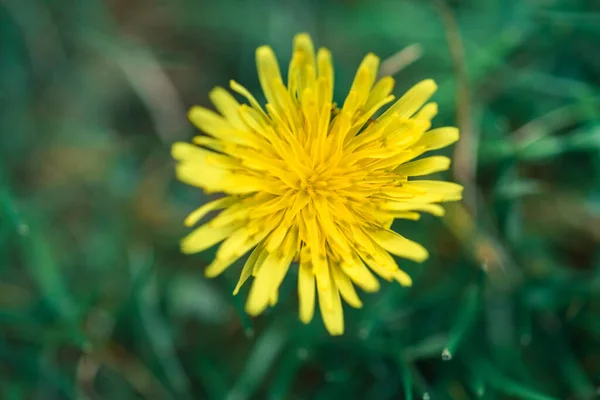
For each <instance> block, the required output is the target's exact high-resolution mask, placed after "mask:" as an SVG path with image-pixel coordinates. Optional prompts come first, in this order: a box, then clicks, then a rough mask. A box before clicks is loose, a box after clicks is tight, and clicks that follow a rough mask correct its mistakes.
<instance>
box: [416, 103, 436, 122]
mask: <svg viewBox="0 0 600 400" xmlns="http://www.w3.org/2000/svg"><path fill="white" fill-rule="evenodd" d="M437 113H438V105H437V103H427V104H425V105H424V106H423V108H421V109H420V110H419V111H418V112H417V113H416V114H415V115H414V116H413V118H414V119H424V120H427V121H431V120H432V119H433V117H435V116H436V115H437Z"/></svg>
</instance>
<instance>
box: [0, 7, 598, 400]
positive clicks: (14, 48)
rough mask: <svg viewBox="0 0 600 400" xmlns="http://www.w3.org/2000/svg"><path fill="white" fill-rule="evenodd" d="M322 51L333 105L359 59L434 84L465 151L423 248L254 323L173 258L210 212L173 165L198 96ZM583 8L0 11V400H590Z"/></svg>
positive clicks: (402, 81) (290, 281)
mask: <svg viewBox="0 0 600 400" xmlns="http://www.w3.org/2000/svg"><path fill="white" fill-rule="evenodd" d="M298 32H309V33H310V34H311V35H312V36H313V39H314V40H315V42H316V43H317V45H318V46H326V47H328V48H329V49H330V50H331V51H332V53H333V55H334V63H335V67H336V100H337V101H338V102H341V101H342V100H343V98H344V95H345V94H346V92H347V90H348V88H349V86H350V83H351V80H352V78H353V74H354V73H355V71H356V68H357V66H358V64H359V62H360V60H361V59H362V57H363V56H364V55H365V54H366V53H367V52H374V53H376V54H377V55H379V56H380V57H381V58H382V60H383V61H384V62H383V66H382V70H383V71H382V72H383V73H384V74H393V75H394V77H395V78H396V79H397V87H396V89H395V92H394V93H395V94H396V95H399V94H401V93H402V92H403V91H404V90H406V89H407V88H409V87H410V86H412V85H413V84H415V83H416V82H418V81H420V80H422V79H426V78H434V79H435V80H436V81H437V82H438V85H439V91H438V93H437V94H436V96H435V100H436V101H437V102H438V103H439V106H440V114H439V115H438V117H437V118H436V119H435V120H434V126H444V125H456V126H459V127H460V128H461V131H462V137H461V141H460V142H459V143H458V144H457V145H455V146H454V147H453V148H452V149H451V150H448V151H446V152H445V153H444V154H452V155H453V157H454V163H453V167H452V169H451V171H450V172H449V174H447V175H443V176H442V177H443V178H447V179H451V180H454V181H458V182H461V183H463V184H464V185H465V186H466V192H465V200H464V201H463V202H462V203H460V204H452V205H449V206H448V212H447V215H446V217H445V218H443V219H437V218H433V217H428V216H423V218H422V220H421V221H419V222H411V221H403V222H402V223H396V224H395V225H394V229H396V230H398V231H399V232H402V233H403V234H406V236H408V237H410V238H412V239H415V240H418V241H420V242H421V243H423V244H424V245H426V247H428V248H429V249H430V252H431V257H430V259H429V260H428V261H427V262H425V263H424V264H423V265H417V264H414V263H411V262H409V261H405V260H402V261H401V264H400V265H401V266H403V267H404V268H405V269H406V270H407V271H408V272H409V273H410V274H411V275H412V276H413V278H414V281H415V284H414V286H413V287H412V288H401V287H399V286H398V285H392V284H385V285H383V288H382V291H381V292H380V293H376V294H370V295H367V294H362V295H361V297H362V298H363V299H364V302H365V306H364V307H363V309H361V310H354V309H350V308H348V307H346V309H345V316H346V333H345V335H344V336H342V337H339V338H332V337H329V336H328V335H327V333H326V331H325V329H324V328H323V326H322V322H321V320H320V317H318V316H317V317H316V318H315V320H313V322H312V323H311V324H310V325H308V326H304V325H302V324H301V323H300V322H299V321H298V317H297V295H296V276H295V275H294V274H295V272H293V269H292V270H291V271H292V272H291V273H290V275H289V276H288V277H287V278H286V280H285V282H284V286H283V288H282V292H281V294H280V302H279V304H278V305H277V307H276V308H274V309H270V310H269V311H268V312H266V313H265V314H264V315H262V316H261V317H259V318H256V319H254V320H252V319H251V318H249V317H248V316H247V315H245V313H244V311H243V304H244V301H245V297H246V294H247V290H248V287H249V285H247V286H246V287H245V291H242V292H243V293H242V294H240V295H239V296H238V297H233V296H232V295H231V292H232V289H233V287H234V285H235V282H236V281H237V278H238V274H239V271H240V267H241V265H240V264H239V263H238V264H236V265H235V266H234V267H232V268H231V269H230V270H229V271H227V273H225V274H224V275H223V276H221V277H219V278H217V279H214V280H207V279H205V278H204V276H203V269H204V268H203V267H204V266H205V265H206V264H207V263H208V262H210V260H211V259H212V257H213V256H214V249H213V250H208V251H206V252H204V253H201V254H197V255H194V256H184V255H182V254H180V252H179V248H178V241H179V239H180V238H181V237H182V236H184V235H185V234H186V232H187V231H188V230H187V229H185V228H184V227H183V224H182V220H183V218H184V216H185V215H186V214H187V213H188V212H190V211H191V210H193V209H194V208H196V207H197V206H199V205H200V204H201V203H203V202H205V201H206V196H205V195H204V194H203V193H202V192H201V191H200V190H198V189H195V188H190V187H186V186H185V185H183V184H181V183H179V182H177V181H176V180H175V178H174V163H173V161H172V160H171V158H170V154H169V152H170V145H171V143H173V142H174V141H177V140H188V139H190V138H191V137H192V136H193V135H194V134H195V130H194V128H193V127H192V126H191V124H190V123H188V121H187V119H186V112H187V109H188V108H189V107H190V106H191V105H193V104H200V105H205V106H207V105H208V91H209V90H210V89H211V88H212V87H213V86H215V85H222V86H227V85H228V81H229V79H235V80H236V81H238V82H240V83H242V84H243V85H245V86H246V87H248V88H249V89H250V90H251V92H253V93H254V94H255V95H257V96H259V97H260V96H261V94H260V91H259V85H258V78H257V76H256V67H255V64H254V51H255V49H256V47H257V46H259V45H262V44H270V45H271V46H273V47H274V49H275V50H276V52H277V54H278V57H279V59H280V62H281V63H282V64H283V65H285V67H283V69H284V70H287V62H288V60H289V57H290V54H291V43H292V38H293V36H294V35H295V34H296V33H298ZM599 85H600V3H598V2H597V1H594V0H454V1H449V0H448V1H444V0H412V1H410V0H409V1H406V0H386V1H375V0H327V1H318V0H286V1H274V0H268V1H267V0H264V1H256V2H250V1H242V0H237V1H234V0H227V1H225V0H223V1H206V0H171V1H166V0H130V1H117V0H104V1H103V0H80V1H74V0H71V1H68V0H0V132H1V135H0V260H1V262H0V399H227V400H244V399H290V400H294V399H327V400H328V399H338V398H340V399H341V398H349V399H377V400H386V399H474V398H484V399H592V398H596V396H597V395H598V393H599V392H598V390H599V389H598V388H599V386H600V247H599V243H600V99H599V95H600V91H599Z"/></svg>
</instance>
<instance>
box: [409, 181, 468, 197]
mask: <svg viewBox="0 0 600 400" xmlns="http://www.w3.org/2000/svg"><path fill="white" fill-rule="evenodd" d="M405 185H406V186H408V187H413V188H417V189H420V190H424V191H426V192H427V193H429V194H432V195H437V196H440V198H441V200H440V201H455V200H460V199H461V198H462V192H463V187H462V185H459V184H458V183H454V182H444V181H427V180H419V181H410V182H408V183H406V184H405Z"/></svg>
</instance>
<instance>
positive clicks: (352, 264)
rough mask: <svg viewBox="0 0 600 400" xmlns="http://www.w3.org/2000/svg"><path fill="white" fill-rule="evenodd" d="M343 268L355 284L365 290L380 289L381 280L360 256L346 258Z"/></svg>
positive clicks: (374, 290)
mask: <svg viewBox="0 0 600 400" xmlns="http://www.w3.org/2000/svg"><path fill="white" fill-rule="evenodd" d="M341 268H342V270H343V271H344V273H346V274H347V275H348V276H349V277H350V279H352V281H353V282H354V284H355V285H356V286H358V287H360V288H361V289H362V290H364V291H365V292H377V291H378V290H379V281H378V280H377V278H376V277H375V275H373V273H371V271H369V269H368V268H367V267H366V266H365V264H364V263H363V262H362V260H361V259H360V258H358V257H356V256H352V257H350V258H348V259H346V260H344V261H343V262H342V264H341Z"/></svg>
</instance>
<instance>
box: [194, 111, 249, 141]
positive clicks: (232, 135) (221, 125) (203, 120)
mask: <svg viewBox="0 0 600 400" xmlns="http://www.w3.org/2000/svg"><path fill="white" fill-rule="evenodd" d="M188 118H189V120H190V121H192V123H193V124H194V125H196V127H198V128H199V129H200V130H201V131H203V132H205V133H207V134H209V135H210V136H212V137H215V138H217V139H220V140H223V141H226V142H235V143H241V144H246V143H247V142H248V134H247V133H244V131H243V130H240V129H237V128H236V127H234V126H233V125H231V124H230V123H229V122H228V121H227V120H226V119H225V118H223V117H221V116H220V115H219V114H217V113H216V112H214V111H211V110H209V109H207V108H204V107H200V106H193V107H192V108H191V109H190V111H189V112H188Z"/></svg>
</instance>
